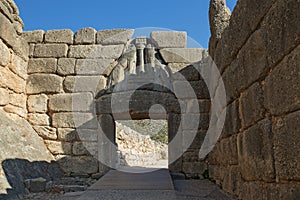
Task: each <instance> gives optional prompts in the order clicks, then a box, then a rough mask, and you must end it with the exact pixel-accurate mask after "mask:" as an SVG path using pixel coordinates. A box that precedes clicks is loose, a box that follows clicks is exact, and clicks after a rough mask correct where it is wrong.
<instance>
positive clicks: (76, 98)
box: [49, 93, 93, 112]
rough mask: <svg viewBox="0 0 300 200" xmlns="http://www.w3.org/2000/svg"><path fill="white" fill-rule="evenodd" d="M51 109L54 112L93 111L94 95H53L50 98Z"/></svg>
mask: <svg viewBox="0 0 300 200" xmlns="http://www.w3.org/2000/svg"><path fill="white" fill-rule="evenodd" d="M49 108H50V110H52V111H54V112H62V111H70V112H76V111H79V112H80V111H81V112H85V111H92V110H93V95H92V94H91V93H80V94H79V93H78V94H57V95H53V96H51V97H50V101H49Z"/></svg>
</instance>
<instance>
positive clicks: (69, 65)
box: [57, 58, 76, 76]
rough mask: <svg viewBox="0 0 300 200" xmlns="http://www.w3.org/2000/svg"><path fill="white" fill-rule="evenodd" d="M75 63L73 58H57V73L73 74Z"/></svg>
mask: <svg viewBox="0 0 300 200" xmlns="http://www.w3.org/2000/svg"><path fill="white" fill-rule="evenodd" d="M75 64H76V59H75V58H60V59H58V64H57V65H58V66H57V73H58V74H59V75H63V76H65V75H72V74H75Z"/></svg>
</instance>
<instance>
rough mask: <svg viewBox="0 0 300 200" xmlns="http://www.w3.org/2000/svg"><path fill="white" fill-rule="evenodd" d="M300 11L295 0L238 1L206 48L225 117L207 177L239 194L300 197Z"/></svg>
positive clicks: (226, 189) (258, 197)
mask: <svg viewBox="0 0 300 200" xmlns="http://www.w3.org/2000/svg"><path fill="white" fill-rule="evenodd" d="M219 2H221V1H219ZM219 6H220V5H219ZM221 6H222V5H221ZM212 9H214V8H212ZM223 10H224V9H220V10H219V11H220V12H221V14H222V12H223ZM299 10H300V2H299V1H297V0H263V1H261V0H260V1H256V0H255V1H253V0H251V1H250V0H239V1H238V3H237V5H236V7H235V9H234V11H233V13H232V16H231V18H230V21H229V25H228V27H227V28H225V30H224V31H223V33H222V35H221V38H220V39H219V41H218V43H217V46H216V49H215V50H214V49H210V53H211V54H212V56H213V57H214V58H215V59H214V61H215V62H216V65H217V66H218V68H219V70H220V71H221V73H222V78H223V81H224V84H225V88H226V93H227V117H226V122H225V127H224V130H223V133H222V136H221V139H220V140H219V142H218V144H217V145H216V146H215V148H214V150H213V152H212V153H210V155H209V157H208V162H209V176H210V178H212V179H214V180H216V181H217V183H218V184H219V185H221V186H222V188H223V189H224V190H225V191H227V192H229V193H231V194H234V195H236V196H237V197H239V198H240V199H299V197H300V185H299V171H300V149H299V143H300V134H299V133H300V128H299V119H300V113H299V108H300V92H299V91H300V78H299V77H300V68H299V63H300V60H299V53H300V47H299V43H300V36H299V33H300V26H299V20H298V19H299V18H300V15H299V13H300V12H299ZM215 16H220V15H215ZM211 17H214V16H211ZM211 21H213V20H211ZM225 21H226V20H225ZM225 23H227V22H225ZM212 26H215V24H214V25H212ZM225 26H226V25H225ZM215 34H216V33H212V36H214V35H215ZM212 41H214V40H212ZM214 44H215V43H214ZM214 44H212V46H213V45H214Z"/></svg>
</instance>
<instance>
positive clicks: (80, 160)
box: [57, 156, 98, 174]
mask: <svg viewBox="0 0 300 200" xmlns="http://www.w3.org/2000/svg"><path fill="white" fill-rule="evenodd" d="M57 162H58V163H59V165H60V166H61V167H62V169H63V171H64V172H65V173H80V174H95V173H97V172H98V160H97V159H96V158H94V157H91V156H67V157H64V158H62V159H60V160H58V161H57Z"/></svg>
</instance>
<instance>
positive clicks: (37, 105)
mask: <svg viewBox="0 0 300 200" xmlns="http://www.w3.org/2000/svg"><path fill="white" fill-rule="evenodd" d="M27 108H28V111H29V112H32V113H35V112H37V113H45V112H47V110H48V96H47V95H45V94H40V95H30V96H28V99H27Z"/></svg>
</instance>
